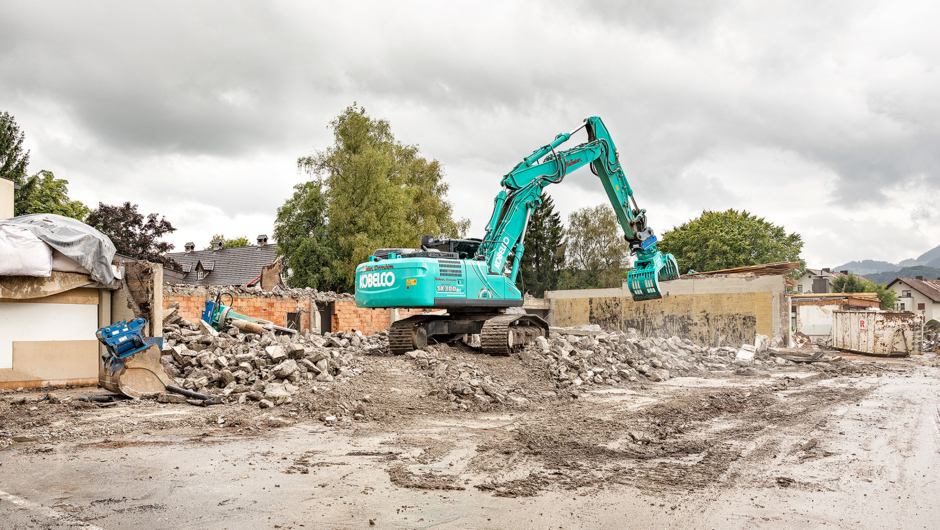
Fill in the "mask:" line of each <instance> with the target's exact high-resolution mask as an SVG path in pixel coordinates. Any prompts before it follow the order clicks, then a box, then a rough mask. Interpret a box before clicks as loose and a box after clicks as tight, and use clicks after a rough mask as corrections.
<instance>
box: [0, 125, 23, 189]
mask: <svg viewBox="0 0 940 530" xmlns="http://www.w3.org/2000/svg"><path fill="white" fill-rule="evenodd" d="M25 138H26V134H25V133H23V131H21V130H20V127H19V125H17V124H16V120H15V119H13V116H10V114H9V113H8V112H0V177H2V178H7V179H10V180H12V181H13V182H15V183H17V184H19V185H23V183H24V182H25V180H26V166H28V165H29V151H23V140H24V139H25Z"/></svg>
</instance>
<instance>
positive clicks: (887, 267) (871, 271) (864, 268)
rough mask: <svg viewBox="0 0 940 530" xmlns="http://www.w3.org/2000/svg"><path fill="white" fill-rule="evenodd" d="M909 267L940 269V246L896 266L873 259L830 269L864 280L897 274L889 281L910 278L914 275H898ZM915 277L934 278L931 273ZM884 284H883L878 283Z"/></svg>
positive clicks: (919, 274)
mask: <svg viewBox="0 0 940 530" xmlns="http://www.w3.org/2000/svg"><path fill="white" fill-rule="evenodd" d="M911 267H929V268H934V269H940V245H937V246H935V247H934V248H932V249H930V250H928V251H927V252H924V253H923V254H921V255H920V256H917V258H916V259H913V258H908V259H905V260H902V261H900V262H898V263H897V264H894V263H888V262H887V261H877V260H873V259H866V260H862V261H850V262H848V263H846V264H844V265H839V266H838V267H831V268H830V270H832V272H838V271H849V272H851V273H852V274H860V275H862V276H864V277H866V278H869V279H871V278H874V277H876V276H877V277H879V278H881V277H886V276H885V275H886V274H887V275H888V276H890V275H891V274H892V273H898V274H895V275H894V276H891V279H894V278H897V277H898V275H900V276H901V277H905V278H907V277H911V278H913V277H914V275H910V274H906V273H905V274H900V272H901V270H902V269H906V268H911ZM917 276H923V277H925V278H928V277H934V278H936V276H933V273H932V272H928V273H926V274H923V273H918V274H917ZM878 283H884V282H878Z"/></svg>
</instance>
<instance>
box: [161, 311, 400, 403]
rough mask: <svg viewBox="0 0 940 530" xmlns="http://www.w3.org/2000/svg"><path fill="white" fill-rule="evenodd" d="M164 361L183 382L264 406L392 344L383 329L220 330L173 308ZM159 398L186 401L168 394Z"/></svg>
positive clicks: (341, 375)
mask: <svg viewBox="0 0 940 530" xmlns="http://www.w3.org/2000/svg"><path fill="white" fill-rule="evenodd" d="M163 336H164V345H163V355H162V356H161V359H160V361H161V363H162V364H163V367H164V369H165V370H166V372H167V374H169V375H170V376H171V377H173V378H175V379H176V380H177V381H178V382H179V383H180V386H181V387H183V388H185V389H187V390H192V391H195V392H199V393H202V394H208V395H213V396H223V398H224V399H225V400H226V401H237V402H239V403H245V402H246V401H248V400H253V401H256V402H258V404H259V406H260V407H261V408H269V407H274V406H277V405H281V404H284V403H290V402H291V401H292V396H294V395H295V394H296V393H297V392H299V391H300V390H301V388H302V387H304V386H305V385H312V384H315V383H324V382H331V381H334V380H338V381H342V380H344V379H345V378H349V377H352V376H355V375H357V374H358V373H360V372H361V371H362V367H361V355H377V354H381V353H384V352H385V351H386V350H387V348H388V340H387V338H386V336H385V333H384V332H383V333H378V334H376V335H373V336H371V337H366V336H363V335H362V333H361V332H359V331H356V332H349V333H342V332H341V333H332V334H330V333H327V334H325V335H323V336H320V335H315V334H309V333H304V334H303V335H296V336H290V335H275V334H274V333H273V332H268V333H265V334H264V335H258V334H254V333H247V334H240V333H239V332H238V331H237V330H235V329H231V330H229V331H227V332H221V333H220V332H218V331H216V330H214V329H212V327H210V326H209V325H208V324H206V323H205V322H203V321H199V322H198V323H196V324H193V323H191V322H188V321H186V320H185V319H183V318H182V317H180V316H179V314H178V313H177V312H176V311H175V310H174V311H171V312H170V313H169V314H168V315H167V318H166V319H165V320H164V326H163ZM159 399H160V400H161V401H167V402H175V401H185V398H183V397H182V396H179V395H178V394H172V393H166V394H162V395H161V396H160V398H159Z"/></svg>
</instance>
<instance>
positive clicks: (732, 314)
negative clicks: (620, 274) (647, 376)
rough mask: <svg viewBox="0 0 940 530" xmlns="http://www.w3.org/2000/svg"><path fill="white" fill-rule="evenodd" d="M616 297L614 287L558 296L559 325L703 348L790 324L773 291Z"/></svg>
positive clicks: (748, 339)
mask: <svg viewBox="0 0 940 530" xmlns="http://www.w3.org/2000/svg"><path fill="white" fill-rule="evenodd" d="M616 293H617V291H616V290H613V289H610V290H605V291H593V292H592V291H586V294H588V295H589V296H585V297H583V298H577V297H575V296H576V294H577V291H568V292H566V293H565V296H564V297H556V298H554V299H553V300H552V304H553V307H554V313H553V319H554V325H556V326H562V327H565V326H578V325H584V324H597V325H600V326H601V327H603V328H605V329H612V330H621V331H622V330H626V329H627V328H634V329H636V330H638V331H639V332H640V334H641V335H644V336H656V337H663V338H667V337H671V336H678V337H682V338H688V339H690V340H692V341H694V342H695V343H697V344H700V345H715V344H730V345H740V344H743V343H747V342H750V343H752V342H753V341H754V336H755V334H758V333H759V334H762V335H767V336H768V337H774V332H775V329H776V330H777V334H778V335H779V334H780V331H779V328H783V329H786V328H785V324H786V323H783V324H778V326H776V327H775V326H774V319H775V318H778V317H780V314H781V312H780V311H779V310H778V311H777V315H775V311H774V304H775V303H777V302H775V293H773V292H771V291H765V292H731V293H701V294H677V295H670V296H666V297H664V298H661V299H658V300H648V301H644V302H634V301H633V300H632V299H631V298H629V296H627V297H624V296H610V295H615V294H616ZM592 294H593V295H607V296H590V295H592ZM777 298H779V296H778V297H777ZM782 314H783V315H784V316H785V314H786V313H782Z"/></svg>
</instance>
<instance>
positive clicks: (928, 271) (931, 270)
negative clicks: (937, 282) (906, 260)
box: [862, 265, 940, 283]
mask: <svg viewBox="0 0 940 530" xmlns="http://www.w3.org/2000/svg"><path fill="white" fill-rule="evenodd" d="M862 276H864V277H865V278H866V279H868V280H871V281H873V282H875V283H889V282H891V281H894V279H895V278H916V277H918V276H923V277H924V278H927V279H936V278H940V267H925V266H923V265H917V266H914V267H904V268H903V269H901V270H899V271H897V272H890V271H889V272H879V273H875V274H862Z"/></svg>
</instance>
